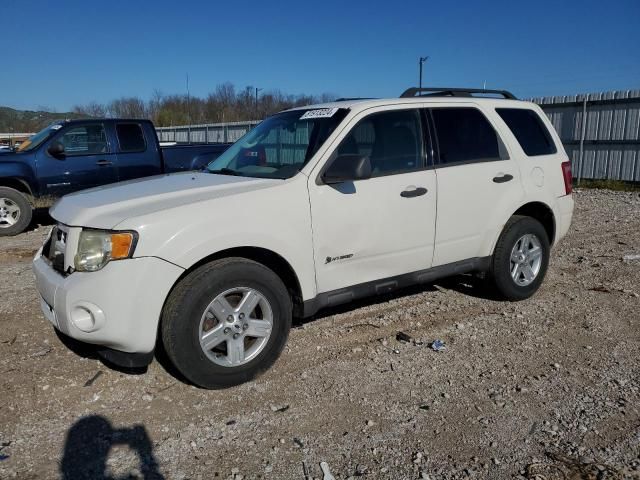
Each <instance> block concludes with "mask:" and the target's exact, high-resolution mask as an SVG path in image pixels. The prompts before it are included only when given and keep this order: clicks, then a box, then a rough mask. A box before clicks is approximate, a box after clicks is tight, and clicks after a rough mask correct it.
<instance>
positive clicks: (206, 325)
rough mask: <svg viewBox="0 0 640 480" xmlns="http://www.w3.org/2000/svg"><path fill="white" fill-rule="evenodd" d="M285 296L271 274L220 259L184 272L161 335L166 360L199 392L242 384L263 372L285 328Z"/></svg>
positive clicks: (248, 263) (275, 355) (287, 301)
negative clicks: (167, 358)
mask: <svg viewBox="0 0 640 480" xmlns="http://www.w3.org/2000/svg"><path fill="white" fill-rule="evenodd" d="M291 316H292V305H291V298H290V296H289V293H288V291H287V289H286V287H285V285H284V284H283V283H282V280H281V279H280V277H278V276H277V275H276V274H275V273H274V272H273V271H271V270H270V269H268V268H267V267H265V266H264V265H262V264H260V263H257V262H254V261H252V260H247V259H244V258H226V259H222V260H216V261H213V262H211V263H208V264H206V265H203V266H201V267H199V268H197V269H196V270H194V271H193V272H191V273H190V274H188V275H187V276H186V277H185V278H184V279H182V280H181V281H180V283H179V284H178V285H177V286H176V287H175V288H174V290H173V291H172V292H171V293H170V295H169V298H168V299H167V302H166V304H165V307H164V309H163V313H162V320H161V322H162V325H161V334H162V342H163V345H164V348H165V351H166V352H167V356H168V357H169V359H170V360H171V362H172V363H173V364H174V366H175V367H176V368H177V369H178V371H180V373H182V374H183V375H184V376H185V377H186V378H187V379H188V380H189V381H191V382H193V383H194V384H196V385H198V386H200V387H203V388H211V389H214V388H225V387H230V386H233V385H238V384H240V383H244V382H247V381H249V380H251V379H253V378H255V377H256V376H257V375H259V374H260V373H262V372H263V371H265V370H267V369H268V368H269V367H270V366H271V365H273V363H274V362H275V361H276V360H277V358H278V357H279V356H280V353H281V352H282V349H283V348H284V345H285V343H286V341H287V337H288V335H289V330H290V328H291Z"/></svg>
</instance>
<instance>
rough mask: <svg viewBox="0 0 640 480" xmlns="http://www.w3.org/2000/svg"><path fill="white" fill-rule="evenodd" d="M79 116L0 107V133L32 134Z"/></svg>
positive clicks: (67, 113) (76, 114)
mask: <svg viewBox="0 0 640 480" xmlns="http://www.w3.org/2000/svg"><path fill="white" fill-rule="evenodd" d="M80 116H81V115H80V114H78V113H74V112H64V113H57V112H46V111H44V110H40V111H31V110H14V109H13V108H9V107H0V132H2V133H11V132H15V133H34V132H37V131H39V130H42V129H43V128H44V127H46V126H47V125H49V124H50V123H52V122H55V121H56V120H64V119H66V118H78V117H80Z"/></svg>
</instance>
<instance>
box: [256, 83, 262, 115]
mask: <svg viewBox="0 0 640 480" xmlns="http://www.w3.org/2000/svg"><path fill="white" fill-rule="evenodd" d="M261 90H264V89H262V88H258V87H256V113H255V119H256V120H258V92H260V91H261Z"/></svg>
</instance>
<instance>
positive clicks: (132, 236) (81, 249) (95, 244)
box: [74, 230, 138, 272]
mask: <svg viewBox="0 0 640 480" xmlns="http://www.w3.org/2000/svg"><path fill="white" fill-rule="evenodd" d="M137 239H138V234H137V233H135V232H107V231H103V230H82V232H80V240H79V241H78V253H76V256H75V258H74V264H75V268H76V270H77V271H79V272H95V271H96V270H100V269H101V268H102V267H104V266H105V265H106V264H107V263H109V262H110V261H111V260H121V259H123V258H130V257H131V255H133V250H134V248H135V246H136V241H137Z"/></svg>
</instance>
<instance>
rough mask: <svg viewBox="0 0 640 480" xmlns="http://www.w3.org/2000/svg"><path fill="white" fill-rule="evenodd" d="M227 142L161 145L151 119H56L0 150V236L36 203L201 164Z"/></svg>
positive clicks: (23, 223) (19, 226) (18, 228)
mask: <svg viewBox="0 0 640 480" xmlns="http://www.w3.org/2000/svg"><path fill="white" fill-rule="evenodd" d="M227 147H228V146H227V145H177V146H172V147H167V148H161V147H160V146H159V145H158V138H157V135H156V131H155V128H154V127H153V124H152V123H151V122H150V121H149V120H135V119H112V118H110V119H85V120H70V121H62V122H56V123H53V124H51V125H49V126H48V127H47V128H45V129H44V130H42V131H40V132H39V133H37V134H36V135H34V136H33V137H31V138H30V139H29V140H27V141H26V142H24V143H22V144H21V145H20V147H18V148H17V149H16V150H15V151H5V152H3V151H0V236H7V235H15V234H18V233H20V232H22V231H23V230H24V229H25V228H27V226H28V225H29V223H30V221H31V216H32V211H33V209H34V208H37V207H46V206H50V205H51V204H52V203H53V201H54V200H55V199H57V198H59V197H61V196H63V195H66V194H67V193H71V192H75V191H78V190H84V189H87V188H91V187H96V186H99V185H105V184H109V183H114V182H119V181H123V180H129V179H132V178H139V177H147V176H150V175H157V174H159V173H168V172H175V171H181V170H193V169H197V168H202V167H204V166H205V165H207V164H208V163H209V162H210V161H211V160H213V159H214V158H217V156H218V155H219V154H220V153H221V152H223V151H224V150H226V148H227Z"/></svg>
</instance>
